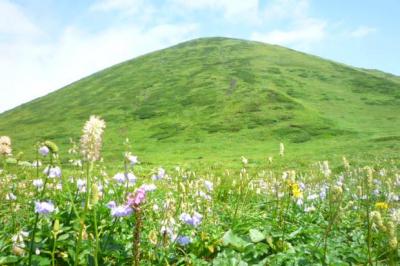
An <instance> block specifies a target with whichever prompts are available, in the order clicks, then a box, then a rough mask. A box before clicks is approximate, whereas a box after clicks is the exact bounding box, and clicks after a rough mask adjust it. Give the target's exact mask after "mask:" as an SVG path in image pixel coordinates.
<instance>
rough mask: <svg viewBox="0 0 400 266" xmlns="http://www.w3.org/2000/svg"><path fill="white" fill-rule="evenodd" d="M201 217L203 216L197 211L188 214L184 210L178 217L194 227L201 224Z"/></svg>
mask: <svg viewBox="0 0 400 266" xmlns="http://www.w3.org/2000/svg"><path fill="white" fill-rule="evenodd" d="M202 218H203V216H202V215H201V214H200V213H198V212H194V213H193V215H192V216H191V215H190V214H188V213H185V212H184V213H182V214H181V215H180V216H179V219H180V220H181V221H182V222H184V223H186V224H188V225H191V226H194V227H197V226H198V225H200V224H201V220H202Z"/></svg>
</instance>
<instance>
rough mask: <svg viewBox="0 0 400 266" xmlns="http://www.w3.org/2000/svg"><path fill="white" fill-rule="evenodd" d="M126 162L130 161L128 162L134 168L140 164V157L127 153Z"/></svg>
mask: <svg viewBox="0 0 400 266" xmlns="http://www.w3.org/2000/svg"><path fill="white" fill-rule="evenodd" d="M125 158H126V160H128V162H129V163H130V164H131V165H132V166H134V165H135V164H137V163H139V160H138V157H137V156H135V155H131V154H130V153H127V154H126V155H125Z"/></svg>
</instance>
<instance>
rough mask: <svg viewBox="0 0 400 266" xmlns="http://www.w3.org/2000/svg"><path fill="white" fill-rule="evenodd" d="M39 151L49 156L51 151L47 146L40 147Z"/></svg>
mask: <svg viewBox="0 0 400 266" xmlns="http://www.w3.org/2000/svg"><path fill="white" fill-rule="evenodd" d="M38 151H39V153H40V154H41V155H42V156H47V155H48V154H49V152H50V150H49V148H48V147H47V146H42V147H40V148H39V150H38Z"/></svg>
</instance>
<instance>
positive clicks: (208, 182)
mask: <svg viewBox="0 0 400 266" xmlns="http://www.w3.org/2000/svg"><path fill="white" fill-rule="evenodd" d="M204 185H205V186H206V188H207V190H208V192H211V191H212V190H213V186H214V184H213V183H212V182H211V181H208V180H204Z"/></svg>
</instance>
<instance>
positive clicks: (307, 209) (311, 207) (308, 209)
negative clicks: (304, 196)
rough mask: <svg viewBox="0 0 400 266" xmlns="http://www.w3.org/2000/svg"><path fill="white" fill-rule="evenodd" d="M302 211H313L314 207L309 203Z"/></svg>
mask: <svg viewBox="0 0 400 266" xmlns="http://www.w3.org/2000/svg"><path fill="white" fill-rule="evenodd" d="M304 211H305V212H313V211H315V207H314V206H313V205H311V206H310V207H305V208H304Z"/></svg>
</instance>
